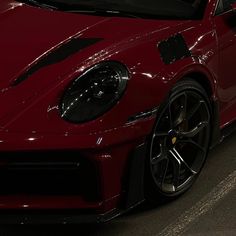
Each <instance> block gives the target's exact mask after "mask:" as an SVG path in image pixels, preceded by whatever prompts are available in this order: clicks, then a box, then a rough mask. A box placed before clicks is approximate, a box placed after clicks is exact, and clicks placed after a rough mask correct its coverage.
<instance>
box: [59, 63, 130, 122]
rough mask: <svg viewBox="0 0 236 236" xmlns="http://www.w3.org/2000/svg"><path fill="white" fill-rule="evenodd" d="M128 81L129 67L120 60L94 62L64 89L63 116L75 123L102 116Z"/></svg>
mask: <svg viewBox="0 0 236 236" xmlns="http://www.w3.org/2000/svg"><path fill="white" fill-rule="evenodd" d="M127 81H128V70H127V69H126V67H125V66H124V65H122V64H120V63H118V62H103V63H100V64H97V65H95V66H93V67H92V68H91V69H89V70H88V71H86V72H85V73H84V74H82V75H81V76H80V77H78V78H77V79H76V80H74V81H73V82H72V84H71V85H70V86H69V88H68V89H67V90H66V91H65V93H64V95H63V98H62V101H61V106H60V111H61V116H62V117H63V118H64V119H65V120H67V121H70V122H74V123H81V122H86V121H90V120H93V119H95V118H97V117H99V116H101V115H102V114H104V113H105V112H106V111H108V110H109V109H110V108H111V107H113V106H114V105H115V104H116V103H117V101H118V100H119V99H120V97H121V95H122V94H123V93H124V91H125V88H126V84H127Z"/></svg>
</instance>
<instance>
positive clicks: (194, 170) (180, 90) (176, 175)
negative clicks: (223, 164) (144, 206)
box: [146, 80, 211, 203]
mask: <svg viewBox="0 0 236 236" xmlns="http://www.w3.org/2000/svg"><path fill="white" fill-rule="evenodd" d="M210 118H211V110H210V103H209V99H208V97H207V95H206V92H205V91H204V89H203V88H202V87H201V86H200V85H199V84H198V83H196V82H195V81H193V80H183V81H181V82H179V83H178V84H177V85H176V86H175V87H174V88H173V89H172V91H171V93H170V96H169V98H168V99H167V101H166V102H165V103H164V104H162V106H161V107H160V109H159V112H158V115H157V121H156V125H155V127H154V130H153V133H152V135H151V139H150V144H149V153H148V156H149V158H148V163H147V172H148V178H147V180H146V190H147V191H146V193H147V199H148V200H150V201H151V202H155V203H157V202H158V201H159V199H158V197H160V196H161V197H162V198H163V197H164V198H165V200H166V199H172V198H173V197H176V196H179V195H180V194H181V193H183V192H185V191H186V190H188V189H189V188H190V187H191V186H192V184H193V182H194V181H195V180H196V178H197V176H198V174H199V173H200V171H201V169H202V167H203V165H204V163H205V160H206V156H207V153H208V147H209V140H210V132H211V126H210Z"/></svg>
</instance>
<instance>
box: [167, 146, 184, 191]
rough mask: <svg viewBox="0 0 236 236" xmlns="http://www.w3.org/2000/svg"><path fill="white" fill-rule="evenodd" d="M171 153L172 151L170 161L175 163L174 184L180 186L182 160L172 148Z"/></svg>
mask: <svg viewBox="0 0 236 236" xmlns="http://www.w3.org/2000/svg"><path fill="white" fill-rule="evenodd" d="M169 153H170V161H171V162H172V164H173V184H174V186H175V187H178V185H179V180H180V171H181V161H180V160H179V158H178V156H177V155H176V154H175V153H174V152H173V151H172V150H169Z"/></svg>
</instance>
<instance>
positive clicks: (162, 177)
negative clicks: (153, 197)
mask: <svg viewBox="0 0 236 236" xmlns="http://www.w3.org/2000/svg"><path fill="white" fill-rule="evenodd" d="M163 163H164V162H163ZM168 167H169V159H166V161H165V165H164V164H163V165H162V171H161V173H160V181H161V188H162V189H163V186H164V183H165V178H166V173H167V170H168Z"/></svg>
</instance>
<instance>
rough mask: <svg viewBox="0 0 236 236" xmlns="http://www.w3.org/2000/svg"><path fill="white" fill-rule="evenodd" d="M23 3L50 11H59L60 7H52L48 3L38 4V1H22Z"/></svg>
mask: <svg viewBox="0 0 236 236" xmlns="http://www.w3.org/2000/svg"><path fill="white" fill-rule="evenodd" d="M21 2H23V3H27V4H30V5H32V6H36V7H43V8H46V9H50V10H58V7H56V6H53V5H50V4H47V3H42V2H38V1H36V0H21Z"/></svg>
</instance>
